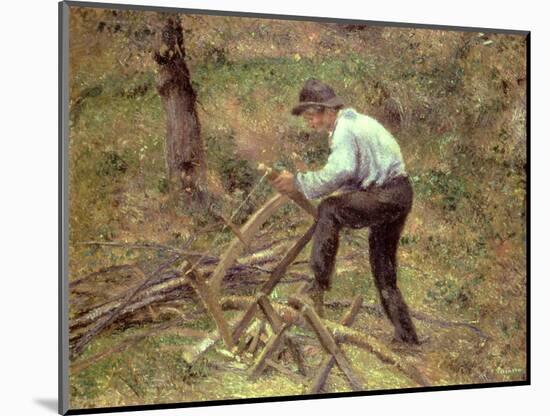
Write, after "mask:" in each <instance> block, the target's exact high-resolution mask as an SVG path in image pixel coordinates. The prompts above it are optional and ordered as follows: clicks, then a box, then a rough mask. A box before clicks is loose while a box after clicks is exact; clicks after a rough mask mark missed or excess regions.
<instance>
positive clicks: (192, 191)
mask: <svg viewBox="0 0 550 416" xmlns="http://www.w3.org/2000/svg"><path fill="white" fill-rule="evenodd" d="M185 54H186V52H185V44H184V39H183V30H182V24H181V19H180V17H179V16H178V15H174V14H171V15H166V16H165V17H164V19H162V20H161V28H160V30H159V31H158V33H157V40H156V42H155V46H154V50H153V58H154V60H155V62H156V63H157V64H158V75H157V90H158V92H159V94H160V97H161V99H162V104H163V106H164V110H165V112H166V146H165V152H166V170H167V175H168V178H169V182H170V185H171V186H172V187H174V186H175V188H176V189H178V190H182V191H183V192H185V193H186V194H188V195H189V196H190V197H191V198H192V200H194V201H197V202H199V204H200V205H204V204H205V203H206V201H207V195H208V190H207V184H206V177H207V176H206V174H207V171H206V169H207V165H206V156H205V151H204V145H203V142H202V139H201V125H200V121H199V118H198V116H197V109H196V101H197V96H196V92H195V90H194V89H193V86H192V84H191V78H190V74H189V68H188V67H187V63H186V61H185Z"/></svg>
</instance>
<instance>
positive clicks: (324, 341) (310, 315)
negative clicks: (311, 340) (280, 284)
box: [288, 296, 365, 391]
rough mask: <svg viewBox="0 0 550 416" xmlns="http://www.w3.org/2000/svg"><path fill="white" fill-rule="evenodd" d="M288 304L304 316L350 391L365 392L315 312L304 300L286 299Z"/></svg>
mask: <svg viewBox="0 0 550 416" xmlns="http://www.w3.org/2000/svg"><path fill="white" fill-rule="evenodd" d="M288 303H289V304H290V305H291V306H292V307H294V308H295V309H297V310H299V311H300V312H301V313H302V314H303V315H304V316H305V318H306V319H307V321H308V323H309V324H310V326H311V328H312V329H313V330H314V331H315V333H316V334H317V337H318V339H319V341H320V342H321V345H322V346H323V348H324V349H325V350H326V351H327V352H328V353H329V354H331V355H332V356H333V357H334V360H335V361H336V364H337V365H338V367H339V368H340V370H342V373H344V375H345V376H346V378H347V379H348V382H349V385H350V387H351V388H352V390H353V391H363V390H365V388H364V387H363V383H362V382H361V380H360V379H359V377H358V376H357V375H356V374H355V371H354V370H353V367H352V366H351V364H350V363H349V362H348V360H347V358H346V357H345V355H344V353H343V352H342V350H340V348H339V347H338V344H337V343H336V341H335V339H334V337H333V336H332V334H331V333H330V332H329V331H328V330H327V328H326V327H325V325H324V324H323V322H321V318H319V316H318V315H317V313H316V312H315V310H314V309H313V308H312V307H311V306H310V305H308V304H307V303H306V302H305V301H304V300H302V299H301V298H300V297H297V296H291V297H290V298H289V299H288Z"/></svg>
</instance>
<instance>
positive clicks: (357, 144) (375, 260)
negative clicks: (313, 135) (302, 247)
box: [274, 79, 418, 344]
mask: <svg viewBox="0 0 550 416" xmlns="http://www.w3.org/2000/svg"><path fill="white" fill-rule="evenodd" d="M299 101H300V102H299V104H298V105H297V106H295V107H294V108H293V109H292V114H293V115H295V116H300V115H302V116H303V117H304V118H305V120H306V121H307V123H308V124H309V126H310V127H311V128H313V129H318V130H326V131H328V132H329V140H330V151H331V153H330V155H329V158H328V160H327V163H326V165H325V166H324V167H323V168H322V169H320V170H318V171H311V172H303V173H297V174H296V175H295V176H294V175H293V174H292V173H290V172H287V171H285V172H282V173H281V174H280V175H279V176H278V177H277V178H276V179H275V180H274V186H275V187H276V188H277V190H278V191H279V192H282V193H291V192H293V191H296V190H298V191H300V192H302V193H303V194H304V195H305V196H306V197H307V198H308V199H315V198H320V197H325V196H327V197H326V198H324V199H323V200H322V201H321V203H320V205H319V207H318V217H317V223H316V228H315V233H314V236H313V247H312V252H311V259H310V265H311V268H312V270H313V273H314V275H315V281H316V283H317V285H318V288H319V289H320V290H321V291H326V290H328V289H330V285H331V276H332V274H333V272H334V264H335V257H336V253H337V251H338V241H339V231H340V229H341V228H342V227H351V228H363V227H370V235H369V256H370V265H371V270H372V272H373V275H374V281H375V284H376V287H377V289H378V293H379V295H380V300H381V302H382V306H383V308H384V311H385V313H386V316H387V317H388V318H389V320H390V321H391V322H392V324H393V325H394V328H395V335H394V340H395V341H398V342H404V343H409V344H417V343H418V337H417V334H416V329H415V327H414V325H413V322H412V320H411V318H410V315H409V310H408V308H407V305H406V303H405V301H404V300H403V297H402V295H401V292H400V290H399V288H398V287H397V274H396V273H397V262H396V253H397V247H398V243H399V238H400V235H401V231H402V229H403V226H404V224H405V221H406V218H407V215H408V213H409V212H410V210H411V206H412V200H413V190H412V186H411V183H410V181H409V178H408V176H407V173H406V171H405V165H404V163H403V157H402V155H401V151H400V149H399V145H398V143H397V142H396V140H395V139H394V137H393V136H392V135H391V134H390V133H389V132H388V131H387V130H386V129H385V128H384V127H383V126H382V125H381V124H380V123H378V122H377V121H376V120H375V119H373V118H371V117H369V116H367V115H364V114H361V113H358V112H357V111H356V110H355V109H353V108H351V107H348V108H344V102H343V101H342V99H341V98H340V97H338V96H337V95H336V94H335V93H334V91H333V90H332V88H331V87H329V86H328V85H326V84H324V83H322V82H320V81H318V80H315V79H310V80H308V81H306V83H305V85H304V87H303V88H302V90H301V92H300V96H299ZM334 191H339V193H338V194H337V195H332V196H328V195H329V194H331V193H333V192H334ZM321 293H322V292H321Z"/></svg>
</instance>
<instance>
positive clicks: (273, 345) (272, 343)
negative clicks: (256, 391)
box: [250, 322, 290, 380]
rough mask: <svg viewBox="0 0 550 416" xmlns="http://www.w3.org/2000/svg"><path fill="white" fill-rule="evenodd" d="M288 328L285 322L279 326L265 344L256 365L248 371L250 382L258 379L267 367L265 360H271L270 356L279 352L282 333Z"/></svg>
mask: <svg viewBox="0 0 550 416" xmlns="http://www.w3.org/2000/svg"><path fill="white" fill-rule="evenodd" d="M289 326H290V324H289V323H286V322H285V323H284V324H283V325H281V327H280V328H279V330H278V331H277V332H276V333H275V334H273V335H272V336H271V338H270V339H269V341H268V342H267V344H266V346H265V348H264V349H263V351H262V353H261V354H260V356H259V357H258V359H257V360H256V363H255V364H254V366H253V367H252V369H251V371H250V378H251V379H252V380H254V379H256V378H258V377H259V376H260V375H261V374H262V372H263V371H264V369H265V367H266V365H267V360H268V359H269V358H271V356H272V355H273V354H275V353H276V352H277V351H278V350H279V348H280V347H281V345H282V344H283V342H284V333H285V331H286V330H287V329H288V327H289Z"/></svg>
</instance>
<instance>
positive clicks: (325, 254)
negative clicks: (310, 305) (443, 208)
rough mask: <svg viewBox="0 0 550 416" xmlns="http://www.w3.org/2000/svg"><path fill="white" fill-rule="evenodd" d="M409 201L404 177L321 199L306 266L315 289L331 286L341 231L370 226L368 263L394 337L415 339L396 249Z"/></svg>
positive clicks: (410, 192)
mask: <svg viewBox="0 0 550 416" xmlns="http://www.w3.org/2000/svg"><path fill="white" fill-rule="evenodd" d="M412 201H413V190H412V186H411V183H410V180H409V178H408V177H397V178H394V179H391V180H389V181H388V182H386V183H385V184H384V185H383V186H371V187H369V188H368V189H366V190H362V191H355V192H349V193H345V194H342V195H337V196H330V197H328V198H326V199H324V200H323V201H322V202H321V204H320V205H319V208H318V210H319V211H318V212H319V215H318V218H317V224H316V227H315V233H314V235H313V247H312V252H311V259H310V264H311V268H312V270H313V273H314V275H315V280H316V281H317V284H318V285H319V287H320V288H321V289H322V290H328V289H330V285H331V277H332V274H333V272H334V263H335V259H336V253H337V252H338V242H339V231H340V229H341V228H342V227H351V228H363V227H370V235H369V257H370V266H371V270H372V273H373V275H374V282H375V284H376V288H377V289H378V293H379V296H380V301H381V302H382V306H383V308H384V312H385V313H386V316H387V317H388V318H389V320H390V321H391V322H392V324H393V326H394V328H395V338H396V339H397V340H399V341H403V342H409V343H418V337H417V335H416V330H415V327H414V325H413V323H412V320H411V318H410V315H409V310H408V307H407V304H406V303H405V301H404V300H403V296H402V295H401V292H400V290H399V288H398V287H397V261H396V254H397V247H398V244H399V238H400V235H401V231H402V230H403V226H404V225H405V221H406V219H407V215H408V214H409V212H410V210H411V206H412Z"/></svg>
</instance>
